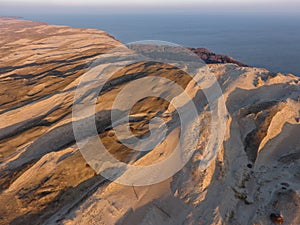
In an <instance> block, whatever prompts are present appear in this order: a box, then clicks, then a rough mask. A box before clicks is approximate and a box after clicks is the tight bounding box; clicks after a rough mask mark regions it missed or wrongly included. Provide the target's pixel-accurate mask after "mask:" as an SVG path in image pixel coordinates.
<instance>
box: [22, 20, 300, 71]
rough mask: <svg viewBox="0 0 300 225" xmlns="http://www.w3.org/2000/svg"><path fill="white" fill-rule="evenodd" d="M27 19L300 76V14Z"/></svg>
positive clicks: (124, 41) (125, 41)
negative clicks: (212, 54)
mask: <svg viewBox="0 0 300 225" xmlns="http://www.w3.org/2000/svg"><path fill="white" fill-rule="evenodd" d="M21 16H22V15H21ZM23 18H25V19H30V20H34V21H42V22H48V23H50V24H58V25H69V26H73V27H83V28H96V29H101V30H105V31H107V32H109V33H110V34H111V35H113V36H114V37H115V38H116V39H118V40H120V41H122V42H123V43H128V42H134V41H139V40H163V41H168V42H173V43H176V44H179V45H182V46H187V47H204V48H208V49H210V50H212V51H213V52H215V53H218V54H226V55H229V56H232V57H234V58H235V59H237V60H239V61H241V62H244V63H246V64H248V65H250V66H256V67H264V68H267V69H269V70H272V71H273V72H282V73H294V74H296V75H300V63H299V61H300V15H299V16H297V15H293V16H289V15H262V14H260V15H250V14H247V15H242V14H234V15H229V14H227V15H226V14H224V15H220V14H199V15H175V14H173V15H172V14H170V15H141V14H139V15H132V14H131V15H71V14H70V15H37V14H35V15H23Z"/></svg>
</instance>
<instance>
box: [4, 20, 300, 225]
mask: <svg viewBox="0 0 300 225" xmlns="http://www.w3.org/2000/svg"><path fill="white" fill-rule="evenodd" d="M0 31H1V34H0V36H1V39H0V43H1V46H0V49H1V51H0V85H1V89H0V163H1V164H0V202H1V204H0V224H104V225H112V224H124V225H127V224H128V225H135V224H136V225H140V224H155V225H157V224H161V225H163V224H175V225H177V224H178V225H180V224H203V225H206V224H214V225H215V224H241V225H244V224H253V225H254V224H261V225H265V224H273V223H272V221H271V219H270V215H271V214H272V213H279V214H281V215H282V216H283V218H284V224H291V225H295V224H300V217H299V215H300V207H299V204H300V147H299V146H300V145H299V144H300V143H299V138H298V137H299V133H298V132H300V102H299V101H300V97H299V96H300V85H299V84H300V79H299V78H298V77H296V76H293V75H284V74H274V73H272V72H269V71H267V70H266V69H260V68H252V67H242V66H241V65H237V64H234V63H222V64H215V63H214V64H208V65H207V68H208V69H209V70H210V72H211V73H212V74H213V75H214V76H215V77H216V79H217V81H218V84H219V86H220V88H221V90H222V92H223V95H222V96H216V97H215V98H216V101H218V100H219V98H221V97H222V98H223V99H224V102H225V105H226V108H227V112H226V121H225V127H224V128H225V133H224V134H225V136H224V138H223V139H222V140H221V145H220V146H219V147H220V148H219V149H217V151H216V152H217V155H216V156H214V157H212V158H210V160H208V164H207V167H206V168H205V169H203V168H202V167H201V166H200V165H201V162H203V160H204V158H205V155H206V152H205V149H206V146H207V145H208V143H209V138H210V135H211V133H212V130H211V128H212V124H211V118H212V109H211V108H210V107H209V105H208V102H207V99H206V98H205V95H203V92H202V90H201V89H200V88H195V81H194V80H193V79H191V77H190V76H189V75H188V74H186V73H184V72H183V71H182V70H180V69H179V68H174V67H173V66H171V65H162V64H159V63H157V62H139V63H134V64H131V65H129V66H125V67H124V68H122V69H121V70H119V71H117V72H116V73H115V74H114V75H113V76H112V77H111V78H110V80H109V85H107V86H105V87H104V91H103V92H102V93H100V97H101V99H100V98H99V99H98V100H97V101H96V105H95V112H96V120H95V122H96V127H97V131H98V134H97V136H93V137H92V139H91V140H93V138H94V139H95V140H96V139H97V140H99V138H100V139H101V141H102V143H103V145H104V146H105V147H106V148H107V150H108V151H109V152H110V154H111V155H112V156H114V157H115V158H116V159H118V160H120V161H122V162H124V163H127V164H130V165H139V166H146V165H151V164H154V163H159V162H161V161H163V160H165V159H167V158H168V157H170V155H172V152H173V151H174V146H175V144H176V143H177V142H178V137H179V135H180V133H181V131H180V124H178V123H176V122H173V123H172V121H176V113H175V110H174V108H172V106H171V105H170V102H171V101H170V102H169V101H166V100H163V99H161V98H158V97H155V96H150V97H148V98H145V99H143V100H141V101H139V102H137V103H136V104H135V105H134V107H133V108H132V109H131V111H130V115H131V116H130V118H129V122H130V129H131V131H132V132H133V134H134V135H135V136H137V137H147V135H148V133H149V121H151V120H152V119H153V118H155V117H157V116H160V118H162V119H163V120H164V122H165V123H166V124H169V125H170V126H169V127H170V128H171V129H170V131H169V132H167V134H166V138H165V140H164V141H163V142H159V143H156V144H155V146H154V148H153V150H152V151H149V152H136V151H134V150H132V149H130V148H129V147H128V146H125V145H123V144H122V143H121V142H120V140H119V139H118V137H119V136H118V137H117V134H116V132H115V130H114V129H112V127H111V121H110V115H111V111H113V110H115V111H116V115H120V116H122V115H123V114H122V113H124V111H125V110H124V109H123V108H122V107H121V106H120V107H119V108H113V102H114V99H115V98H116V97H117V96H118V93H119V92H120V91H122V89H124V88H125V87H126V85H128V84H129V83H130V82H133V81H143V79H145V80H147V79H149V78H150V76H151V79H154V80H155V79H156V78H158V77H160V78H165V79H168V80H170V81H172V82H174V83H176V84H178V85H179V86H180V87H181V88H182V89H184V90H185V91H186V92H187V93H189V94H191V95H192V96H193V97H194V98H193V99H194V100H195V102H197V103H199V104H198V105H197V110H198V115H197V118H193V120H192V121H191V124H194V125H195V124H196V126H197V127H198V129H199V130H200V134H199V135H198V136H199V137H197V148H196V151H195V152H194V153H193V155H192V156H191V159H190V160H189V162H188V163H187V164H186V165H185V166H184V168H183V169H182V170H180V171H179V172H178V173H176V174H175V175H174V176H172V177H170V178H168V179H166V180H164V181H162V182H160V183H157V184H152V185H148V186H134V185H132V186H125V185H121V184H118V183H115V182H111V181H109V180H107V179H105V178H104V177H103V176H101V175H99V174H97V173H96V172H99V171H95V170H94V169H92V167H91V166H90V165H89V164H88V163H87V161H86V160H85V159H84V157H83V156H82V154H81V152H80V151H79V148H78V145H77V144H76V140H75V137H74V134H73V125H74V123H78V124H85V121H87V118H89V116H91V115H89V114H88V113H84V114H82V115H84V116H83V117H76V119H75V120H74V118H73V120H72V106H73V103H74V102H73V101H74V96H75V93H76V87H77V85H78V84H79V83H80V81H81V76H82V75H83V74H85V73H86V72H87V71H88V69H89V66H90V63H91V62H93V61H94V60H95V59H97V58H99V57H101V55H103V54H105V53H108V52H110V51H111V50H112V49H114V48H116V47H118V46H122V44H121V43H120V42H119V41H117V40H115V39H114V38H113V37H111V36H110V35H109V34H107V33H105V32H103V31H97V30H92V29H75V28H70V27H63V26H52V25H47V24H43V23H35V22H30V21H23V20H17V19H5V18H1V19H0ZM146 85H147V83H145V86H146ZM148 88H149V87H148ZM145 89H146V87H144V86H141V87H140V88H136V89H135V90H132V95H139V94H141V93H142V92H144V91H145ZM151 89H152V90H155V91H156V92H158V93H160V92H163V93H164V96H167V97H168V96H177V95H178V93H177V90H175V89H174V88H171V87H170V86H169V83H168V82H166V83H163V82H162V83H160V84H159V85H153V87H151ZM81 90H82V93H83V95H82V96H80V97H81V98H80V100H78V102H77V103H76V104H78V106H79V107H80V103H81V101H83V100H84V99H88V98H90V97H91V96H95V95H97V83H95V82H91V84H84V85H83V86H82V87H81ZM132 98H133V97H132ZM179 103H182V104H183V102H179ZM124 105H125V103H124ZM81 110H83V111H84V110H86V108H85V107H82V109H81ZM199 121H200V122H199ZM152 125H153V126H154V127H155V128H157V129H158V128H160V127H159V125H157V124H152ZM86 126H87V127H88V126H89V124H87V125H86ZM124 126H125V125H124V123H122V121H121V122H120V121H119V123H118V124H117V125H116V128H117V129H118V130H119V131H124V132H125V128H126V127H124ZM158 131H159V132H160V130H158ZM189 135H191V134H189ZM120 137H121V139H123V140H126V141H128V143H130V140H129V139H130V138H129V137H128V136H126V135H124V136H122V135H121V136H120ZM120 137H119V138H120ZM187 138H189V137H188V136H187ZM187 140H189V139H187ZM92 143H93V142H92V141H91V144H92ZM135 147H137V146H135ZM91 148H92V147H91ZM173 162H174V163H175V164H176V163H177V161H173ZM160 172H161V173H164V172H166V171H160ZM166 173H167V172H166ZM121 176H122V175H121ZM123 176H126V173H125V174H123ZM149 179H150V178H149Z"/></svg>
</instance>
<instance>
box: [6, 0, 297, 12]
mask: <svg viewBox="0 0 300 225" xmlns="http://www.w3.org/2000/svg"><path fill="white" fill-rule="evenodd" d="M84 11H86V12H101V13H112V12H114V13H151V12H183V13H189V12H191V13H192V12H201V11H202V12H203V11H208V12H214V11H215V12H222V11H224V12H226V11H228V12H232V11H233V12H235V11H237V12H239V11H242V12H276V13H280V12H282V13H289V12H291V13H295V12H296V13H297V12H300V1H299V0H144V1H143V0H48V1H43V0H0V14H8V13H16V14H17V13H19V12H22V13H26V12H31V13H38V12H40V13H47V12H52V13H55V12H56V13H58V12H65V13H72V12H84Z"/></svg>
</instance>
